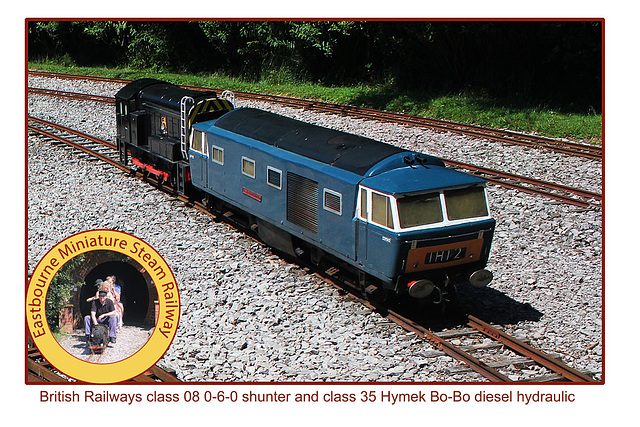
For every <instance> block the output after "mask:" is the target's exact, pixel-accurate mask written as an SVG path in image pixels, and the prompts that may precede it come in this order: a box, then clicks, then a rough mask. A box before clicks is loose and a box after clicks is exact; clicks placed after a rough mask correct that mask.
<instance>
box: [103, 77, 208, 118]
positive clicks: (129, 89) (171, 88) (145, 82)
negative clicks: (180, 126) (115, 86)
mask: <svg viewBox="0 0 640 427" xmlns="http://www.w3.org/2000/svg"><path fill="white" fill-rule="evenodd" d="M136 95H137V96H138V97H139V99H140V101H142V102H152V103H154V104H156V105H159V106H161V107H165V108H169V109H172V110H180V101H181V100H182V98H183V97H184V96H190V97H191V98H193V99H194V100H195V101H198V100H199V99H204V98H216V97H217V95H216V93H215V92H213V91H208V92H205V91H198V90H193V89H185V88H182V87H180V86H177V85H174V84H172V83H167V82H163V81H161V80H156V79H147V78H145V79H138V80H134V81H133V82H131V83H129V84H127V85H126V86H125V87H123V88H122V89H120V90H119V91H118V93H116V98H119V99H126V100H129V99H133V98H135V97H136Z"/></svg>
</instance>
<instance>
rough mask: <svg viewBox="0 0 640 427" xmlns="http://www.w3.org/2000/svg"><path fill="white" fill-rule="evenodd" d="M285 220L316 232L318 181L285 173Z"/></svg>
mask: <svg viewBox="0 0 640 427" xmlns="http://www.w3.org/2000/svg"><path fill="white" fill-rule="evenodd" d="M287 221H289V222H291V223H293V224H296V225H299V226H300V227H302V228H305V229H307V230H309V231H311V232H313V233H317V232H318V183H317V182H315V181H312V180H310V179H308V178H305V177H303V176H300V175H297V174H295V173H291V172H288V173H287Z"/></svg>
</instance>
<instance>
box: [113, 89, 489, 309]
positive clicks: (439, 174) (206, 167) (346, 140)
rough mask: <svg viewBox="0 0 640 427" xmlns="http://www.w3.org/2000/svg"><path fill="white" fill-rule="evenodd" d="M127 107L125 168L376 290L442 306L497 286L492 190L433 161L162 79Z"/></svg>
mask: <svg viewBox="0 0 640 427" xmlns="http://www.w3.org/2000/svg"><path fill="white" fill-rule="evenodd" d="M116 110H117V113H116V116H117V128H118V135H117V144H118V149H119V151H120V158H121V161H122V162H123V163H124V164H127V165H131V166H132V167H135V168H138V169H140V170H143V171H145V173H149V174H153V175H155V176H156V177H158V178H159V179H160V180H161V181H164V182H166V183H167V184H169V185H171V186H172V188H174V189H175V191H176V192H178V193H181V194H186V195H188V196H190V197H193V198H197V199H202V200H204V201H205V202H206V203H207V206H208V207H209V208H210V209H211V210H213V211H217V212H226V211H228V210H231V211H234V212H236V214H237V215H238V216H241V217H243V218H244V219H245V222H246V225H247V226H248V227H250V228H251V229H253V230H254V231H255V232H256V233H257V234H258V236H259V237H260V238H261V239H262V240H263V241H264V242H265V243H267V244H268V245H270V246H272V247H274V248H276V249H278V250H280V251H282V252H284V253H287V254H289V255H292V256H296V257H307V259H309V260H310V261H311V262H313V263H314V264H316V265H320V264H321V263H323V262H325V261H328V262H329V263H330V264H331V265H332V266H334V268H335V269H336V270H345V271H349V272H350V273H351V274H352V275H353V277H354V278H355V280H354V284H355V285H356V286H357V287H359V288H360V289H361V290H363V291H365V292H367V293H372V292H375V291H376V290H383V291H393V292H395V293H397V294H408V295H410V296H412V297H414V298H417V299H420V300H423V301H424V300H428V301H431V302H435V303H439V302H443V301H446V300H447V298H448V294H450V293H452V291H453V285H454V284H455V283H459V282H464V281H469V282H470V283H471V284H472V285H474V286H486V285H487V284H488V283H489V282H490V281H491V280H492V278H493V276H492V274H491V272H489V271H487V270H485V266H486V264H487V260H488V257H489V251H490V247H491V241H492V238H493V232H494V228H495V220H494V219H493V218H492V217H491V215H490V213H489V207H488V203H487V197H486V190H485V181H484V180H483V179H481V178H479V177H475V176H472V175H468V174H465V173H461V172H458V171H454V170H451V169H448V168H446V167H445V165H444V163H443V162H442V161H441V160H439V159H437V158H435V157H433V156H428V155H425V154H421V153H417V152H412V151H408V150H404V149H401V148H398V147H394V146H391V145H388V144H384V143H381V142H377V141H374V140H371V139H368V138H364V137H361V136H357V135H352V134H348V133H345V132H341V131H337V130H332V129H327V128H323V127H320V126H316V125H312V124H308V123H304V122H301V121H298V120H294V119H291V118H287V117H283V116H280V115H277V114H273V113H270V112H266V111H262V110H258V109H254V108H237V109H235V108H233V106H232V104H231V103H230V102H229V101H227V100H225V99H220V98H218V97H217V96H216V94H215V93H212V92H197V91H192V90H188V89H183V88H180V87H178V86H175V85H171V84H168V83H164V82H160V81H158V80H152V79H142V80H137V81H134V82H132V83H130V84H128V85H127V86H125V87H124V88H122V89H121V90H120V91H119V92H118V93H117V94H116Z"/></svg>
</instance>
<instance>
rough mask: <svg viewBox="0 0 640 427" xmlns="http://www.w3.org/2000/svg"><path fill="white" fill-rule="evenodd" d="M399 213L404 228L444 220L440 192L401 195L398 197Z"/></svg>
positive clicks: (401, 225)
mask: <svg viewBox="0 0 640 427" xmlns="http://www.w3.org/2000/svg"><path fill="white" fill-rule="evenodd" d="M398 214H399V216H400V227H402V228H409V227H417V226H420V225H427V224H435V223H437V222H442V205H441V204H440V193H430V194H421V195H419V196H407V197H401V198H399V199H398Z"/></svg>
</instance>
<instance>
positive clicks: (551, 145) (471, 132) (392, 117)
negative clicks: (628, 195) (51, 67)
mask: <svg viewBox="0 0 640 427" xmlns="http://www.w3.org/2000/svg"><path fill="white" fill-rule="evenodd" d="M29 74H31V75H34V76H43V77H55V78H63V79H75V80H77V79H83V80H93V81H103V82H110V83H123V84H126V83H129V82H130V80H123V79H111V78H106V77H94V76H79V75H74V74H59V73H48V72H42V71H29ZM183 87H187V88H190V89H196V90H211V89H208V88H203V87H196V86H183ZM234 95H235V96H236V97H238V98H245V99H252V100H256V101H265V102H273V103H278V104H281V105H286V106H290V107H297V108H305V109H310V110H316V111H321V112H325V113H334V114H340V115H349V116H354V117H357V118H363V119H370V120H379V121H385V122H393V123H400V124H407V125H414V126H422V127H427V128H430V129H435V130H439V131H444V132H454V133H458V134H462V135H468V136H475V137H480V138H486V139H489V140H494V141H500V142H504V143H508V144H516V145H523V146H528V147H532V148H542V149H547V150H551V151H555V152H559V153H564V154H567V155H571V156H579V157H585V158H589V159H602V146H599V145H593V144H581V143H576V142H570V141H565V140H560V139H556V138H548V137H544V136H539V135H530V134H525V133H520V132H513V131H509V130H502V129H492V128H487V127H483V126H477V125H466V124H462V123H455V122H450V121H445V120H438V119H430V118H426V117H420V116H412V115H407V114H401V113H395V112H390V111H380V110H373V109H370V108H363V107H354V106H350V105H343V104H332V103H327V102H320V101H313V100H303V99H296V98H291V97H286V96H279V95H265V94H255V93H249V92H234Z"/></svg>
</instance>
